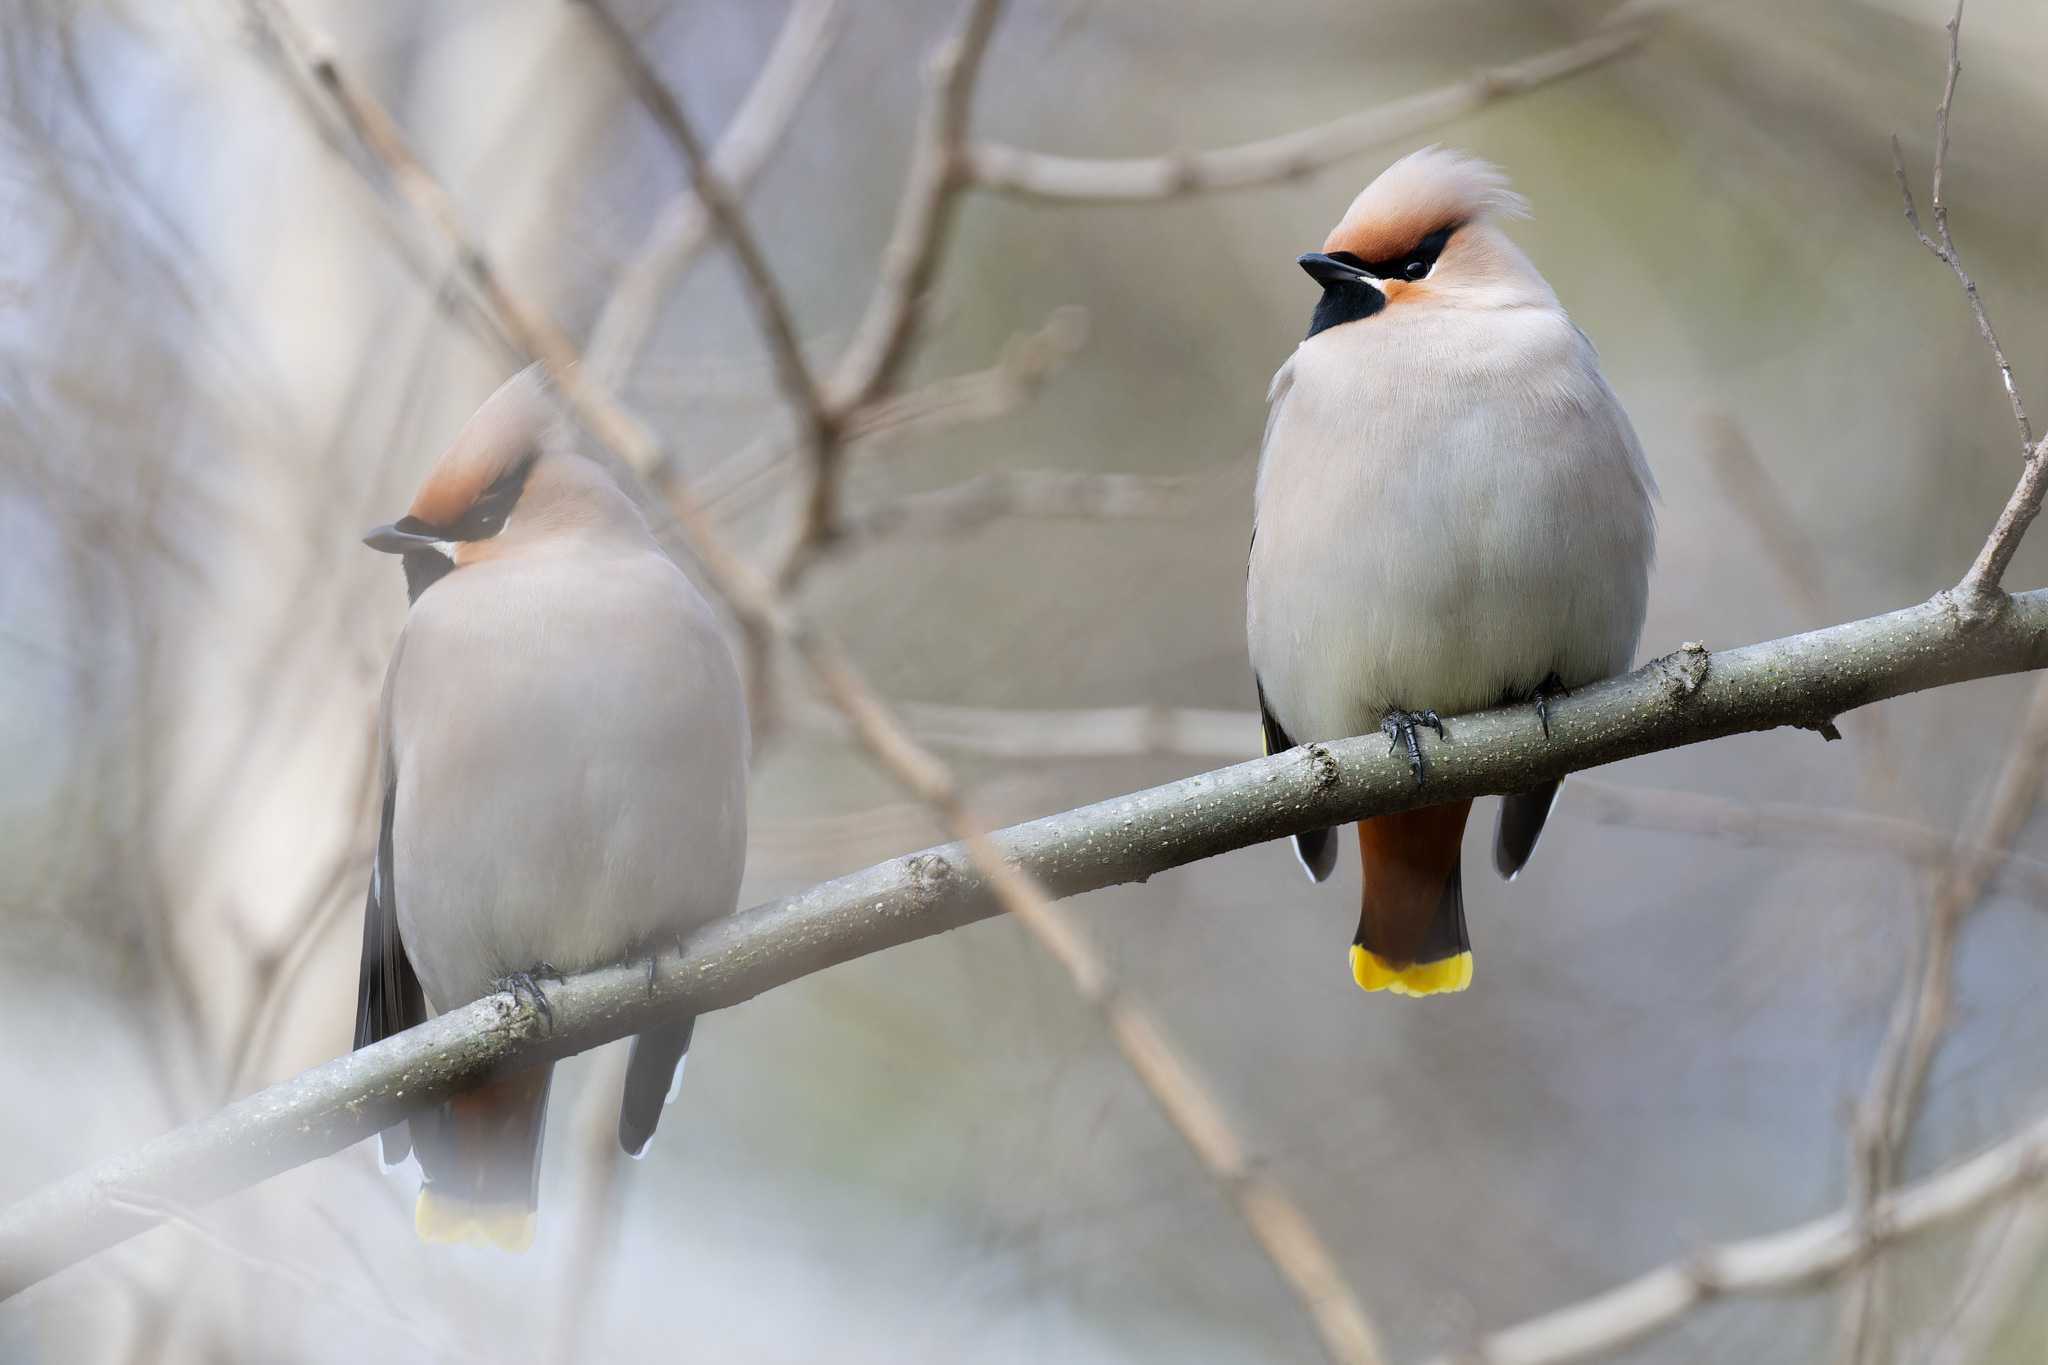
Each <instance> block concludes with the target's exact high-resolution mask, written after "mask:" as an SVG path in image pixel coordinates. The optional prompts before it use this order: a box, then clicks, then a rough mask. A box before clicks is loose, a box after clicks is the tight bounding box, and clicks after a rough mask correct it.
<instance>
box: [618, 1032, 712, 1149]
mask: <svg viewBox="0 0 2048 1365" xmlns="http://www.w3.org/2000/svg"><path fill="white" fill-rule="evenodd" d="M696 1027H697V1021H696V1019H695V1018H690V1019H685V1020H683V1021H681V1022H680V1023H675V1024H663V1025H662V1026H661V1027H660V1028H653V1029H649V1030H647V1031H646V1032H645V1033H642V1034H640V1035H638V1036H637V1037H635V1038H634V1039H633V1050H632V1052H631V1053H629V1054H627V1057H626V1093H625V1096H624V1098H623V1099H621V1100H620V1101H619V1146H620V1147H622V1148H624V1149H625V1152H626V1155H627V1156H639V1155H640V1154H641V1153H643V1152H645V1151H646V1150H647V1144H648V1142H649V1141H651V1140H652V1139H653V1137H654V1128H655V1125H656V1124H658V1123H660V1122H661V1107H662V1106H663V1105H664V1104H666V1103H668V1100H669V1096H670V1095H671V1093H673V1091H674V1088H675V1086H676V1085H677V1083H679V1082H680V1081H681V1080H682V1065H683V1057H684V1056H685V1055H686V1054H687V1053H688V1052H689V1050H690V1034H691V1033H692V1032H694V1031H695V1029H696Z"/></svg>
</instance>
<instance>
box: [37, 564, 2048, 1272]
mask: <svg viewBox="0 0 2048 1365" xmlns="http://www.w3.org/2000/svg"><path fill="white" fill-rule="evenodd" d="M2044 666H2048V591H2039V592H2026V593H2018V594H2015V595H2014V596H2013V598H2012V599H2011V602H2010V604H2009V606H2008V608H2007V610H2006V611H2005V612H2003V613H2001V614H2000V616H1999V618H1998V619H1996V620H1994V621H1991V622H1987V623H1984V624H1982V625H1966V624H1964V623H1963V622H1961V621H1959V620H1958V619H1957V617H1956V614H1955V612H1954V611H1953V610H1952V609H1951V608H1950V606H1949V604H1948V603H1947V601H1946V600H1945V599H1943V598H1936V599H1934V600H1933V601H1929V602H1924V603H1922V604H1920V605H1918V606H1914V607H1908V608H1906V609H1904V610H1902V611H1896V612H1892V613H1889V614H1887V615H1884V616H1878V617H1871V618H1869V619H1866V620H1862V621H1852V622H1847V623H1845V624H1842V625H1838V626H1830V627H1828V628H1827V629H1824V630H1817V631H1810V632H1807V633H1806V634H1803V635H1795V636H1789V637H1787V638H1785V639H1782V640H1775V641H1771V642H1769V643H1766V644H1759V645H1750V646H1745V647H1743V648H1739V649H1730V650H1722V651H1719V652H1716V653H1713V654H1712V655H1711V656H1710V655H1709V654H1708V652H1707V651H1706V650H1705V649H1703V648H1701V647H1698V646H1690V647H1687V648H1683V649H1680V650H1678V651H1676V652H1674V653H1673V654H1669V655H1666V656H1664V657H1663V658H1660V659H1656V660H1653V661H1652V662H1650V663H1649V664H1647V665H1645V666H1644V667H1642V668H1639V669H1637V670H1636V671H1635V672H1634V673H1631V674H1629V675H1627V676H1626V677H1622V678H1613V679H1609V680H1607V681H1605V682H1600V683H1593V684H1590V685H1588V686H1586V687H1582V688H1580V689H1578V690H1577V691H1575V692H1574V693H1573V694H1572V695H1571V696H1569V697H1566V698H1564V699H1562V700H1561V701H1558V702H1556V703H1554V704H1553V706H1552V708H1551V718H1550V735H1549V737H1548V738H1546V737H1545V736H1544V734H1543V731H1542V728H1541V727H1540V726H1539V725H1538V723H1537V720H1536V717H1535V716H1534V715H1532V714H1530V711H1529V708H1527V707H1523V706H1514V707H1508V708H1503V709H1500V710H1496V711H1489V712H1482V713H1480V714H1477V715H1472V716H1463V717H1452V718H1450V719H1449V720H1448V721H1447V722H1446V725H1447V728H1448V730H1449V732H1450V742H1447V743H1440V744H1437V745H1435V746H1433V747H1432V748H1431V750H1430V759H1431V762H1430V768H1429V779H1428V782H1427V783H1426V784H1425V785H1423V786H1420V787H1418V786H1417V784H1416V782H1415V779H1414V776H1413V774H1412V773H1411V772H1410V771H1409V769H1408V765H1407V762H1406V760H1405V758H1403V757H1400V756H1397V755H1394V754H1389V753H1388V752H1387V746H1386V742H1385V740H1384V739H1383V738H1382V737H1380V736H1378V735H1371V736H1360V737H1357V738H1354V739H1345V740H1337V741H1334V742H1332V743H1329V744H1318V745H1312V746H1309V747H1307V748H1300V749H1291V750H1288V751H1287V752H1286V753H1283V754H1275V755H1273V756H1272V757H1270V758H1261V759H1255V760H1253V761H1251V762H1248V763H1241V764H1238V765H1236V766H1235V767H1230V768H1224V769H1220V770H1218V771H1215V772H1211V773H1205V774H1202V775H1200V776H1196V777H1189V778H1183V779H1181V780H1180V781H1177V782H1170V783H1167V784H1165V785H1164V786H1160V787H1155V788H1152V789H1151V790H1148V791H1143V792H1133V793H1130V794H1128V795H1124V796H1119V797H1115V798H1113V799H1111V800H1108V801H1103V802H1098V803H1097V804H1095V805H1093V806H1085V807H1082V808H1080V809H1078V810H1073V811H1067V812H1064V813H1062V814H1059V815H1053V816H1048V817H1045V818H1044V819H1040V820H1034V821H1031V822H1029V823H1027V824H1022V825H1017V826H1013V827H1011V828H1009V829H1006V830H1000V831H997V832H996V833H994V834H991V835H986V836H983V837H982V838H981V839H980V840H978V841H977V845H976V846H975V847H970V846H969V845H968V844H967V843H965V842H961V843H955V844H950V845H946V846H944V847H941V848H936V849H929V850H926V851H925V852H922V853H918V854H914V855H911V856H909V857H906V858H898V859H895V860H892V861H890V862H887V863H883V864H880V865H878V866H876V867H873V868H869V869H867V870H866V871H863V872H858V873H855V874H853V875H851V876H847V877H841V878H838V879H837V880H834V881H830V882H825V883H821V884H819V885H818V886H815V887H812V888H811V889H810V890H808V891H805V892H803V893H801V894H799V895H796V896H792V897H790V898H788V899H786V900H782V901H777V902H775V903H772V904H769V905H764V906H760V907H757V908H755V909H752V910H747V911H743V912H741V913H739V914H737V915H734V916H731V917H730V918H727V919H723V920H719V921H716V922H715V923H713V924H711V925H708V926H706V927H705V928H704V929H703V930H702V931H700V932H699V933H698V934H697V935H696V936H695V937H694V938H693V939H692V940H691V941H690V943H689V944H688V945H687V946H686V948H685V950H684V951H683V952H682V953H681V954H680V955H679V956H676V957H670V958H664V959H663V960H662V961H661V962H660V963H659V964H658V965H657V968H656V970H655V972H654V974H653V978H652V980H651V981H650V979H649V975H648V971H647V969H646V966H645V964H637V965H633V966H619V967H607V968H602V969H599V970H596V971H592V972H585V973H581V974H578V975H575V976H572V977H570V978H569V979H568V980H567V981H564V982H561V983H559V984H556V985H555V986H553V987H552V988H551V989H550V990H549V992H548V999H549V1003H550V1005H551V1006H552V1009H553V1015H554V1020H553V1026H552V1028H551V1029H550V1028H549V1027H548V1026H547V1025H546V1024H545V1022H544V1021H543V1020H542V1019H541V1018H540V1017H539V1015H538V1014H537V1013H536V1011H535V1010H534V1009H533V1008H532V1006H531V1004H530V1003H529V1002H524V1001H519V1000H514V999H513V998H512V997H511V996H509V995H502V994H500V995H492V996H486V997H485V998H484V999H482V1000H478V1001H474V1002H472V1003H470V1004H468V1005H464V1006H461V1007H460V1008H457V1009H454V1010H450V1011H449V1012H448V1013H446V1014H443V1015H440V1016H438V1017H437V1018H435V1019H433V1020H430V1021H428V1022H427V1023H425V1024H422V1025H420V1026H419V1027H417V1028H414V1029H409V1030H407V1031H406V1032H404V1033H402V1034H399V1035H398V1036H396V1037H393V1038H387V1039H385V1040H384V1041H383V1042H380V1043H377V1044H375V1045H373V1046H371V1047H367V1048H364V1049H362V1050H361V1051H358V1052H352V1053H350V1054H348V1055H347V1056H345V1057H341V1058H337V1059H336V1060H334V1061H332V1062H328V1063H326V1064H325V1065H323V1066H320V1067H316V1068H314V1069H313V1070H311V1071H308V1072H306V1073H304V1074H303V1075H301V1076H299V1077H297V1078H295V1079H293V1080H290V1081H285V1082H282V1083H280V1084H278V1085H274V1086H271V1087H269V1088H268V1089H267V1090H264V1091H262V1092H259V1093H258V1094H255V1095H251V1096H249V1097H248V1098H246V1099H243V1100H240V1101H237V1102H236V1103H234V1104H232V1105H229V1106H227V1107H226V1108H225V1109H222V1110H220V1111H219V1112H217V1113H215V1114H213V1115H211V1116H209V1117H207V1118H205V1119H202V1120H200V1121H199V1122H197V1123H194V1124H191V1125H188V1126H186V1127H184V1128H181V1129H178V1130H176V1131H174V1132H171V1133H167V1134H165V1135H163V1136H162V1137H159V1138H156V1139H154V1140H153V1141H151V1142H149V1143H147V1144H145V1145H144V1146H143V1147H141V1148H139V1149H138V1150H136V1151H134V1152H132V1153H129V1154H127V1155H124V1156H122V1157H119V1158H116V1159H114V1160H111V1161H108V1162H105V1163H102V1164H101V1165H99V1166H98V1167H95V1168H93V1169H91V1170H87V1171H82V1172H79V1173H78V1174H76V1175H73V1176H70V1177H68V1178H66V1179H65V1180H62V1181H59V1182H58V1183H57V1184H55V1185H52V1186H50V1187H48V1188H46V1189H44V1190H42V1191H40V1192H39V1193H37V1194H34V1195H31V1196H30V1197H28V1198H27V1199H25V1200H22V1201H20V1202H19V1203H16V1204H14V1205H13V1206H11V1207H8V1208H5V1209H0V1297H4V1296H5V1295H6V1294H9V1293H13V1292H18V1291H19V1290H20V1289H21V1288H22V1287H24V1286H26V1285H28V1284H31V1283H34V1282H35V1281H37V1280H40V1279H42V1278H44V1277H45V1276H48V1275H50V1274H52V1273H53V1272H55V1271H56V1270H59V1269H61V1268H62V1267H64V1266H67V1265H70V1264H72V1263H74V1262H76V1261H79V1260H82V1259H83V1258H85V1257H86V1256H89V1255H91V1254H92V1253H94V1252H95V1251H98V1250H100V1249H102V1248H104V1247H107V1246H109V1245H112V1244H113V1243H115V1242H117V1241H120V1240H122V1239H123V1238H126V1237H129V1236H133V1235H134V1234H135V1233H137V1232H140V1231H141V1230H143V1229H144V1228H145V1227H147V1226H149V1224H150V1221H151V1220H150V1219H149V1218H147V1217H145V1216H141V1215H138V1214H136V1213H134V1212H132V1211H131V1212H124V1211H121V1210H117V1209H115V1208H112V1207H111V1206H110V1205H109V1204H108V1202H107V1199H106V1193H107V1191H108V1189H109V1188H110V1187H119V1188H122V1189H126V1190H130V1191H134V1192H138V1193H142V1194H146V1195H153V1194H161V1195H163V1196H164V1197H172V1198H177V1199H179V1200H180V1201H182V1202H184V1203H186V1204H194V1205H196V1204H199V1203H203V1202H205V1201H208V1200H212V1199H216V1198H219V1197H221V1196H222V1195H225V1194H227V1193H229V1192H231V1191H233V1190H237V1189H241V1188H244V1187H246V1186H248V1185H251V1184H254V1183H256V1182H257V1181H259V1180H263V1179H266V1178H268V1177H269V1176H271V1175H275V1174H277V1173H278V1172H280V1171H283V1170H288V1169H290V1168H291V1167H293V1166H297V1165H301V1164H304V1163H305V1162H308V1161H311V1160H313V1159H315V1158H316V1157H318V1156H321V1155H325V1154H327V1153H330V1152H335V1151H339V1150H341V1149H342V1148H343V1147H346V1146H348V1145H350V1144H351V1143H354V1142H357V1141H360V1140H362V1139H363V1138H366V1137H369V1136H370V1135H371V1134H373V1133H376V1132H378V1131H380V1130H381V1129H383V1128H386V1127H389V1126H390V1125H391V1124H392V1123H393V1122H395V1121H396V1120H398V1119H400V1118H403V1117H404V1116H405V1115H406V1114H407V1113H409V1112H411V1111H412V1110H415V1109H417V1108H418V1107H420V1106H422V1105H428V1104H433V1103H436V1102H438V1101H440V1100H442V1099H445V1098H446V1097H448V1096H449V1095H452V1094H455V1093H457V1092H459V1091H461V1090H463V1089H465V1088H467V1087H469V1086H471V1085H474V1084H475V1083H476V1082H477V1081H478V1080H479V1079H481V1078H482V1077H484V1076H485V1075H487V1074H489V1073H490V1072H491V1071H492V1069H493V1068H497V1067H508V1066H517V1065H527V1064H531V1063H534V1062H537V1061H541V1060H544V1059H548V1058H554V1057H561V1056H567V1055H569V1054H571V1053H574V1052H578V1051H582V1050H584V1049H587V1048H590V1047H595V1046H597V1045H598V1044H599V1043H602V1042H607V1041H609V1040H611V1039H613V1038H619V1037H624V1036H626V1035H627V1034H631V1033H637V1032H639V1031H640V1030H641V1029H643V1028H645V1027H646V1026H647V1025H649V1024H651V1023H654V1022H656V1021H659V1020H662V1019H666V1018H670V1017H673V1016H674V1015H677V1014H681V1013H690V1014H703V1013H707V1012H709V1011H712V1010H716V1009H721V1008H724V1007H725V1006H728V1005H733V1004H737V1003H739V1002H740V1001H742V1000H745V999H748V998H751V997H752V996H755V995H758V994H760V993H761V992H762V991H765V990H769V989H771V988H773V987H775V986H778V985H782V984H785V983H787V982H790V981H794V980H797V979H798V978H800V977H803V976H806V975H809V974H810V973H812V972H816V971H821V970H823V969H825V968H826V967H829V966H833V965H835V964H837V963H840V962H845V961H849V960H851V959H852V958H855V957H858V956H861V955H864V954H867V953H872V952H878V951H880V950H882V949H885V948H889V947H893V946H895V945H897V944H900V943H906V942H910V941H911V940H914V939H917V938H922V937H926V936H928V935H931V934H936V933H940V932H943V931H945V930H947V929H952V928H956V927H958V926H960V925H962V924H966V923H970V922H972V921H974V920H977V919H982V918H986V917H988V916H990V915H993V914H997V913H1000V912H1002V911H1004V910H1009V909H1012V908H1013V906H1012V900H1011V897H1012V896H1013V895H1014V883H1012V884H1011V885H1008V886H1004V885H1000V884H999V881H998V878H997V876H996V875H994V874H993V873H992V872H991V871H990V867H991V865H993V866H994V867H997V868H1001V869H1002V870H1003V872H1004V873H1005V874H1006V875H1007V876H1009V877H1011V878H1025V877H1028V878H1030V879H1032V880H1033V881H1034V882H1035V883H1036V884H1037V885H1039V886H1041V887H1043V888H1044V889H1045V892H1046V893H1047V894H1049V895H1053V896H1060V897H1066V896H1074V895H1079V894H1080V893H1082V892H1084V891H1091V890H1096V889H1098V888H1100V887H1104V886H1109V885H1114V884H1118V883H1121V882H1127V881H1133V880H1139V879H1143V878H1145V877H1149V876H1151V875H1153V874H1155V873H1158V872H1161V871H1164V870H1165V869H1167V868H1169V867H1178V866H1182V865H1184V864H1187V863H1190V862H1194V861H1197V860H1199V859H1202V858H1209V857H1214V856H1216V855H1217V854H1220V853H1225V852H1228V851H1229V850H1231V849H1233V848H1244V847H1247V846H1249V845H1252V844H1258V843H1265V842H1268V841H1270V840H1273V839H1278V838H1282V837H1285V836H1287V835H1290V834H1295V833H1299V832H1302V831H1305V830H1314V829H1325V828H1329V827H1330V826H1333V825H1341V824H1349V823H1351V822H1354V821H1357V820H1360V819H1365V818H1368V817H1370V816H1374V815H1380V814H1386V813H1389V812H1392V811H1397V810H1406V809H1411V808H1413V807H1415V806H1417V805H1419V804H1437V803H1441V802H1445V801H1455V800H1458V799H1461V798H1464V797H1471V796H1479V795H1484V794H1486V793H1490V792H1507V791H1526V790H1528V789H1529V788H1531V787H1534V786H1536V785H1538V784H1540V783H1543V782H1546V781H1550V780H1552V779H1554V778H1557V777H1560V776H1562V775H1564V774H1565V773H1568V772H1575V771H1579V770H1581V769H1584V768H1589V767H1594V766H1598V765H1600V764H1603V763H1612V762H1617V761H1619V760H1621V759H1624V758H1631V757H1634V756H1636V755H1639V754H1644V753H1650V752H1654V751H1656V750H1659V749H1666V748H1675V747H1677V746H1679V745H1683V744H1691V743H1697V742H1700V741H1702V740H1709V739H1717V738H1721V737H1723V736H1726V735H1731V734H1737V733H1744V732H1749V731H1756V730H1765V729H1771V728H1774V727H1777V726H1781V725H1802V726H1810V725H1811V724H1812V723H1813V721H1814V719H1815V717H1816V716H1817V715H1822V714H1836V713H1839V712H1841V711H1843V710H1846V709H1849V708H1852V707H1856V706H1865V705H1869V704H1871V703H1873V702H1877V701H1882V700H1884V699H1886V698H1889V697H1895V696H1900V695H1903V694H1904V693H1907V692H1912V691H1919V690H1924V689H1926V688H1931V687H1939V686H1944V685H1947V684H1951V683H1957V682H1962V681H1965V680H1968V679H1971V678H1981V677H1989V676H1992V675H1994V674H2001V673H2015V672H2021V671H2026V670H2032V669H2038V668H2042V667H2044ZM919 752H921V751H919ZM1063 960H1064V959H1063ZM1096 989H1098V990H1100V989H1101V988H1100V987H1097V988H1096ZM1111 998H1114V997H1111ZM1191 1140H1192V1139H1191ZM2026 1150H2027V1151H2028V1152H2030V1153H2031V1152H2034V1151H2035V1148H2034V1147H2031V1146H2030V1147H2028V1148H2027V1149H2026ZM2030 1159H2031V1158H2030ZM2029 1178H2031V1177H2029ZM2000 1188H2001V1189H2002V1188H2006V1187H2005V1186H2001V1187H2000ZM1881 1207H1891V1208H1894V1209H1897V1208H1899V1207H1901V1206H1900V1205H1899V1203H1898V1202H1897V1201H1896V1200H1895V1201H1894V1202H1893V1203H1892V1204H1890V1205H1887V1206H1881ZM1885 1225H1886V1220H1885V1219H1884V1218H1882V1217H1880V1218H1878V1219H1877V1220H1875V1221H1874V1223H1873V1227H1872V1231H1873V1233H1874V1234H1882V1233H1883V1232H1884V1230H1885Z"/></svg>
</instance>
